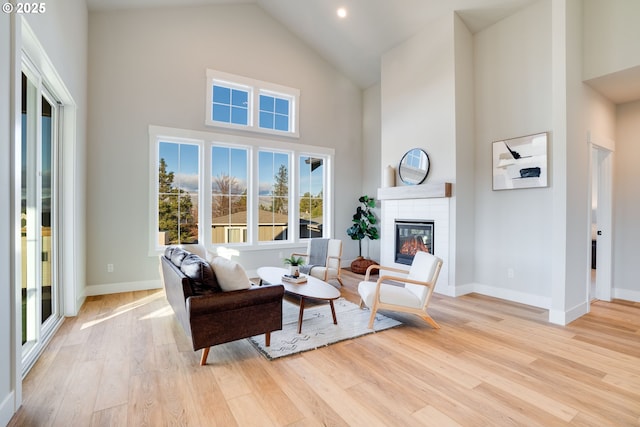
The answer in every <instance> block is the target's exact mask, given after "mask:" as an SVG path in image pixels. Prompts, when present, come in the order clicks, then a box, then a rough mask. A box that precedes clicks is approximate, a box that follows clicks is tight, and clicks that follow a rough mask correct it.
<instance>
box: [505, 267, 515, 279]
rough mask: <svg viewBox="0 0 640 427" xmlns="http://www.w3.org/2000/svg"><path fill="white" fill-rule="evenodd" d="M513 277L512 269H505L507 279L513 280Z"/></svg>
mask: <svg viewBox="0 0 640 427" xmlns="http://www.w3.org/2000/svg"><path fill="white" fill-rule="evenodd" d="M514 275H515V273H514V271H513V268H507V277H508V278H509V279H513V276H514Z"/></svg>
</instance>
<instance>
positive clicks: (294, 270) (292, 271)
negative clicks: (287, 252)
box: [283, 255, 304, 277]
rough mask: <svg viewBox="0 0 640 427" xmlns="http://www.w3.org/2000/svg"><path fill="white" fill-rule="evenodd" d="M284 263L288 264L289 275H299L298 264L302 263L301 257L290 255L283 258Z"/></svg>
mask: <svg viewBox="0 0 640 427" xmlns="http://www.w3.org/2000/svg"><path fill="white" fill-rule="evenodd" d="M283 261H284V264H285V265H288V266H289V275H291V276H293V277H300V266H301V265H304V258H303V257H296V256H294V255H291V256H290V257H289V258H285V259H284V260H283Z"/></svg>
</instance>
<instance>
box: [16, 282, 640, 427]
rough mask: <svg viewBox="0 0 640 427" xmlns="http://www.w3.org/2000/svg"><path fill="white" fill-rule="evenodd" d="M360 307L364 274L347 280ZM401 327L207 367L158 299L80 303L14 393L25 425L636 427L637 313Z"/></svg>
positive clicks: (216, 350) (531, 313)
mask: <svg viewBox="0 0 640 427" xmlns="http://www.w3.org/2000/svg"><path fill="white" fill-rule="evenodd" d="M343 273H344V274H343V281H344V286H343V287H341V288H340V291H341V293H342V295H343V296H344V297H345V298H346V299H348V300H350V301H352V302H355V303H357V302H358V301H359V296H358V294H357V284H358V282H359V280H361V278H362V276H358V275H355V274H353V273H351V272H349V271H346V270H345V271H344V272H343ZM431 307H432V308H431V310H430V311H431V314H432V315H433V317H434V318H435V319H436V320H437V321H438V323H439V324H440V326H441V329H439V330H435V329H433V328H432V327H431V326H429V325H427V324H426V323H425V322H424V321H422V320H421V319H419V318H418V317H416V316H413V315H409V314H406V313H392V312H388V313H385V314H388V315H389V316H391V317H394V318H396V319H399V320H400V321H401V322H402V323H403V326H400V327H398V328H394V329H390V330H386V331H382V332H377V333H374V334H370V335H367V336H363V337H360V338H357V339H353V340H350V341H344V342H341V343H338V344H335V345H332V346H329V347H326V348H321V349H318V350H313V351H309V352H305V353H301V354H298V355H295V356H290V357H285V358H282V359H278V360H274V361H269V360H267V359H266V358H264V357H263V356H262V355H261V354H260V353H259V352H258V351H257V350H256V349H255V348H254V347H253V346H252V345H251V344H250V343H249V342H248V341H247V340H239V341H235V342H231V343H227V344H223V345H219V346H214V347H212V348H211V351H210V354H209V358H208V364H207V365H206V366H200V365H199V359H200V351H198V352H194V351H193V350H192V348H191V342H190V340H189V338H188V337H187V336H186V335H185V333H184V331H183V330H182V327H181V326H180V324H179V323H178V322H177V320H176V318H175V316H174V315H173V314H172V312H171V310H170V307H169V305H168V303H167V301H166V298H165V296H164V293H163V291H161V290H151V291H140V292H125V293H122V294H112V295H102V296H92V297H88V298H87V300H86V302H85V304H84V305H83V307H82V309H81V310H80V313H79V315H78V316H77V317H74V318H68V319H65V320H64V322H63V323H62V325H61V327H60V328H59V329H58V331H57V332H56V334H55V336H54V337H53V339H52V340H51V342H50V343H49V345H48V346H47V348H46V349H45V350H44V352H43V354H42V356H41V357H40V359H39V360H38V362H37V363H36V364H35V365H34V367H33V368H32V370H31V371H30V372H29V374H28V375H27V377H26V378H25V379H24V381H23V388H22V390H23V405H22V407H21V408H20V409H19V411H18V412H17V413H16V415H15V416H14V418H13V419H12V420H11V422H10V423H9V426H11V427H17V426H20V427H23V426H34V427H35V426H38V427H40V426H49V425H50V426H66V425H87V426H112V425H118V426H125V425H126V426H136V427H137V426H159V425H197V426H213V427H217V426H225V427H226V426H231V427H233V426H245V425H260V426H264V425H274V426H324V425H330V426H347V425H349V426H350V425H356V426H357V425H363V426H377V425H381V426H382V425H399V424H402V425H415V426H433V425H437V426H474V427H475V426H491V427H493V426H526V427H531V426H538V425H540V426H554V427H555V426H572V427H573V426H585V427H601V426H616V427H619V426H634V425H640V304H638V303H633V302H627V301H612V302H602V301H595V302H593V303H592V304H591V308H592V311H591V313H589V314H587V315H586V316H583V317H581V318H580V319H578V320H576V321H575V322H573V323H571V324H569V325H567V326H564V327H562V326H557V325H550V324H549V323H548V322H547V320H548V312H547V311H546V310H542V309H540V308H537V307H528V306H526V305H522V304H518V303H512V302H506V301H501V300H498V299H495V298H491V297H487V296H481V295H475V294H470V295H465V296H462V297H458V298H451V297H447V296H443V295H439V294H436V295H434V298H433V300H432V304H431Z"/></svg>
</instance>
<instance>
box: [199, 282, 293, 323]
mask: <svg viewBox="0 0 640 427" xmlns="http://www.w3.org/2000/svg"><path fill="white" fill-rule="evenodd" d="M283 295H284V286H282V285H277V286H252V287H251V288H249V289H242V290H239V291H230V292H217V293H215V294H210V295H200V296H195V297H189V298H187V312H188V313H189V315H190V317H194V316H196V317H197V316H200V315H206V314H209V313H211V312H212V311H227V310H237V309H241V308H244V307H248V306H252V305H259V304H266V303H269V302H273V301H278V300H281V299H282V296H283Z"/></svg>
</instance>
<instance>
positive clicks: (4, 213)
mask: <svg viewBox="0 0 640 427" xmlns="http://www.w3.org/2000/svg"><path fill="white" fill-rule="evenodd" d="M10 42H11V31H10V15H8V14H6V13H3V14H2V15H0V93H2V94H5V96H2V97H0V153H4V155H3V156H0V182H3V183H9V182H11V172H10V171H11V168H10V165H11V156H10V155H9V153H11V152H12V150H11V143H10V141H11V132H10V123H11V120H10V117H11V116H10V114H11V113H10V111H11V97H10V96H9V93H10V89H11V80H10V76H11V66H12V63H13V61H12V60H11V43H10ZM10 218H11V186H10V185H0V236H3V238H2V239H0V283H1V284H2V286H0V325H2V326H1V327H0V425H6V424H7V423H8V422H9V419H10V418H11V416H12V415H13V413H14V412H15V410H16V404H15V397H14V396H15V387H16V385H15V381H16V379H17V378H16V377H17V375H16V371H15V369H14V366H13V360H12V359H13V357H12V356H13V354H15V348H16V342H15V333H14V330H15V328H16V322H15V309H14V306H15V304H14V301H16V299H15V294H16V293H15V290H13V289H12V286H11V283H12V282H11V267H12V265H11V253H12V244H11V239H10V238H9V236H10V235H11V219H10Z"/></svg>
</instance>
